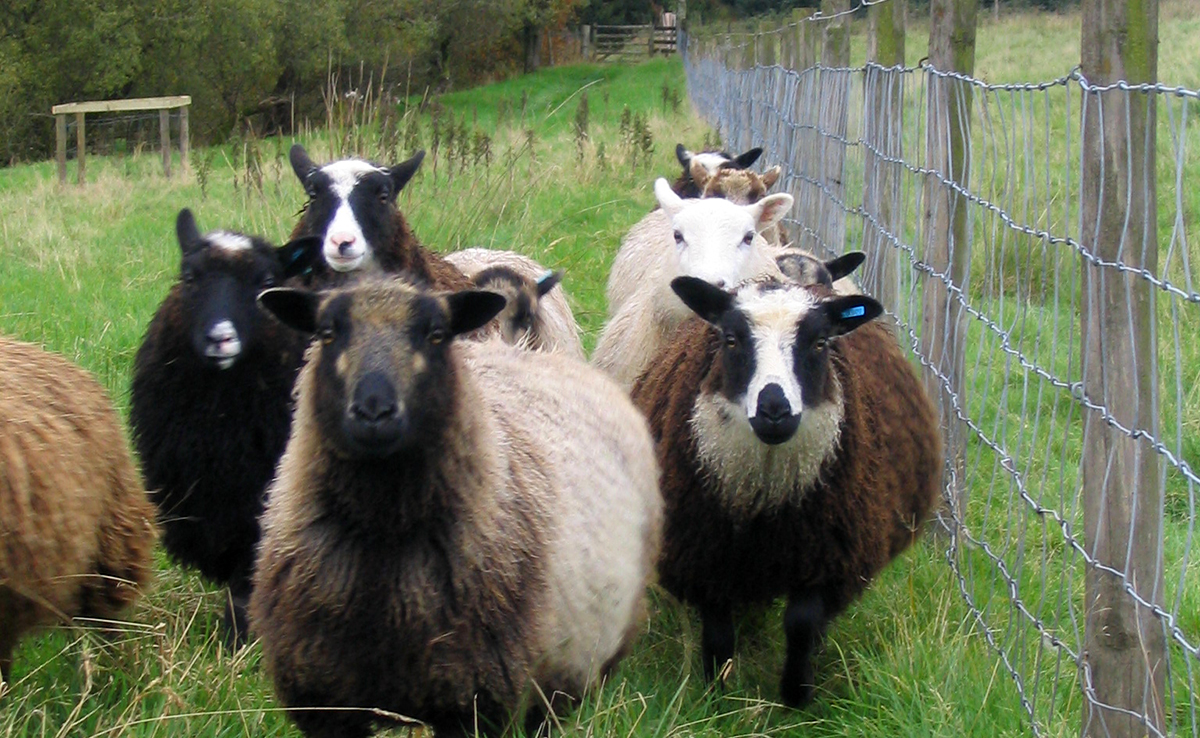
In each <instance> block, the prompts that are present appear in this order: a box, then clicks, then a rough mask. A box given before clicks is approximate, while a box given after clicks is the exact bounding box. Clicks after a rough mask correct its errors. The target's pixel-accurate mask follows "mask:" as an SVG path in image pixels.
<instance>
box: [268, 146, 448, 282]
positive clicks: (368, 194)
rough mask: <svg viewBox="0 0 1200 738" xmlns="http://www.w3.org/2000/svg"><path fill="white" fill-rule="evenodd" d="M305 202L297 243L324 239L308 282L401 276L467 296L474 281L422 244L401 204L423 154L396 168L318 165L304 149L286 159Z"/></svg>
mask: <svg viewBox="0 0 1200 738" xmlns="http://www.w3.org/2000/svg"><path fill="white" fill-rule="evenodd" d="M288 158H289V160H290V161H291V164H292V170H293V171H294V172H295V173H296V177H298V178H299V179H300V183H301V184H302V185H303V186H304V192H305V194H306V195H307V196H308V202H307V203H305V205H304V208H303V210H302V211H301V216H300V221H299V222H298V223H297V224H296V228H295V230H293V231H292V238H293V239H294V238H299V237H300V236H306V235H315V236H319V237H320V238H321V239H322V247H321V256H322V258H321V259H320V260H318V262H317V263H316V264H314V265H313V271H312V273H311V274H310V275H308V277H307V279H306V282H307V283H308V284H309V285H310V286H314V287H330V286H336V285H341V284H346V283H347V282H348V281H350V280H353V279H354V278H356V277H357V276H360V275H361V274H363V273H373V272H385V273H400V272H404V273H407V274H408V275H410V276H411V277H412V278H414V279H417V280H421V281H423V282H426V283H428V284H429V285H431V286H433V287H435V288H437V289H466V288H468V287H470V286H471V282H470V280H468V279H467V277H466V276H465V275H464V274H463V273H462V272H460V271H459V270H458V269H455V268H454V266H453V265H451V264H449V263H448V262H447V261H446V260H445V259H444V258H442V257H441V256H440V255H438V254H437V253H435V252H433V251H430V250H429V249H426V248H425V247H424V246H422V245H421V243H420V242H419V241H418V240H417V237H416V236H415V235H414V234H413V232H412V229H411V228H409V225H408V221H407V220H405V218H404V215H403V214H402V213H401V212H400V209H399V208H398V207H397V206H396V198H397V196H398V195H399V194H400V190H401V189H403V188H404V186H405V185H406V184H408V181H409V180H410V179H412V177H413V175H414V174H416V173H417V169H418V168H419V167H420V166H421V161H422V160H423V159H424V158H425V152H424V151H418V152H417V153H416V154H415V155H413V157H412V158H411V159H408V160H407V161H403V162H401V163H399V164H397V165H396V166H394V167H381V166H379V165H377V164H372V163H371V162H367V161H363V160H362V159H342V160H339V161H334V162H331V163H329V164H325V165H324V166H318V165H317V164H315V163H313V161H312V159H310V158H309V157H308V153H307V152H306V151H305V150H304V147H303V146H301V145H300V144H295V145H293V146H292V148H291V151H290V152H289V154H288Z"/></svg>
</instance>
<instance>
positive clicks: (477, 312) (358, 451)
mask: <svg viewBox="0 0 1200 738" xmlns="http://www.w3.org/2000/svg"><path fill="white" fill-rule="evenodd" d="M259 299H260V301H261V302H262V304H263V306H264V307H266V308H267V309H268V310H270V311H271V312H272V313H274V314H275V316H276V317H278V318H279V319H280V320H281V321H283V322H284V323H285V324H286V325H289V326H291V327H292V328H295V329H296V330H300V331H306V332H309V333H315V334H316V337H317V340H316V341H314V343H313V348H312V349H311V352H310V354H309V356H308V361H309V362H311V363H312V364H314V366H315V382H314V392H313V393H312V395H311V396H306V397H304V398H302V401H303V402H309V403H312V406H311V408H310V409H311V411H312V415H313V417H314V418H315V421H316V424H317V428H318V433H319V434H320V436H321V438H323V439H324V440H325V442H326V443H328V444H329V447H330V449H331V451H332V452H333V453H334V454H337V455H339V456H341V457H343V458H382V457H387V456H392V455H394V454H397V453H402V452H415V451H419V450H420V449H421V448H423V447H428V446H429V445H432V444H434V443H436V441H437V439H439V438H440V432H441V430H442V429H443V428H444V427H445V425H446V419H447V418H448V416H449V415H450V413H451V412H452V411H453V407H454V404H455V400H454V398H455V388H456V385H455V377H454V373H453V370H452V369H451V362H450V356H449V352H450V351H451V350H452V349H451V346H450V343H451V339H452V338H453V337H454V336H456V335H459V334H461V333H466V332H468V331H472V330H475V329H476V328H479V327H480V326H482V325H484V324H485V323H487V322H488V321H489V320H491V319H492V318H493V317H494V316H495V315H496V313H498V312H499V311H500V310H501V308H503V307H504V298H503V297H501V296H500V295H497V294H495V293H492V292H482V291H475V290H469V291H463V292H455V293H450V294H433V293H428V292H424V291H421V290H419V289H417V288H416V287H413V286H411V285H407V284H404V283H402V282H398V281H392V282H382V281H381V282H372V283H368V284H364V285H360V286H356V287H353V288H349V289H342V290H335V291H331V292H329V293H325V294H322V295H318V294H316V293H313V292H308V291H305V290H294V289H274V290H268V291H266V292H264V293H263V294H262V295H261V296H260V298H259Z"/></svg>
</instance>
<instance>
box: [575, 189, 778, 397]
mask: <svg viewBox="0 0 1200 738" xmlns="http://www.w3.org/2000/svg"><path fill="white" fill-rule="evenodd" d="M654 191H655V194H657V195H658V199H659V202H660V203H661V204H662V208H663V213H664V214H665V215H666V216H667V217H668V218H670V221H671V229H672V235H673V238H672V242H673V243H674V247H673V248H671V249H670V250H668V251H662V250H660V251H659V257H658V259H657V260H656V262H655V263H654V264H653V265H652V266H651V267H650V268H649V269H647V273H646V276H645V277H643V283H642V284H640V285H639V289H638V291H637V292H635V293H634V294H633V295H632V296H630V297H629V299H628V300H626V302H625V303H624V304H623V305H622V306H621V308H620V309H619V310H618V311H617V312H616V314H615V315H613V317H612V319H611V320H609V321H608V324H607V325H605V326H604V331H603V332H602V333H601V334H600V338H599V340H598V341H597V342H596V350H595V351H594V352H593V353H592V363H593V364H594V365H595V366H597V367H599V368H600V369H603V370H604V371H606V372H608V373H609V375H611V376H612V377H614V378H615V379H616V380H617V382H618V383H619V384H620V385H621V386H622V387H624V388H625V389H626V390H628V389H630V388H632V387H633V383H634V380H636V379H637V378H638V376H639V375H640V374H641V373H642V371H643V370H645V368H646V366H647V365H648V364H649V362H650V360H651V359H652V358H653V357H654V354H656V353H657V352H658V349H659V348H661V346H662V345H663V344H664V343H665V342H666V340H667V339H668V338H669V337H670V335H671V333H672V332H674V330H675V328H676V327H677V326H678V325H679V324H680V323H682V322H683V321H684V320H685V319H687V318H688V317H690V316H691V314H692V313H691V311H689V310H688V309H687V306H686V305H684V304H683V303H682V302H680V300H679V298H678V297H676V296H675V293H674V292H672V291H671V280H672V279H674V278H675V277H679V276H690V277H697V278H700V279H705V280H708V281H710V282H713V283H714V284H720V285H726V284H728V285H733V284H737V283H739V282H741V281H743V280H746V279H751V278H754V277H758V276H762V275H769V276H776V277H782V273H781V272H780V271H779V267H778V266H776V264H775V259H774V257H773V255H772V254H771V253H770V251H769V249H768V247H767V244H766V242H765V241H763V239H762V237H761V236H759V235H758V234H757V231H758V230H760V229H762V228H765V227H767V226H769V225H771V224H773V223H775V222H777V221H778V220H779V219H780V218H781V217H783V214H784V213H785V212H787V210H788V209H789V208H791V206H792V196H791V195H788V194H782V193H781V194H775V195H769V196H767V197H764V198H763V199H762V200H759V201H758V202H756V203H754V204H752V205H735V204H733V203H731V202H729V201H728V200H724V199H721V198H707V199H699V200H697V199H688V200H684V199H681V198H680V197H679V196H678V195H676V194H675V193H674V192H672V191H671V188H670V187H669V186H668V185H667V181H666V180H665V179H660V180H658V182H656V183H655V187H654Z"/></svg>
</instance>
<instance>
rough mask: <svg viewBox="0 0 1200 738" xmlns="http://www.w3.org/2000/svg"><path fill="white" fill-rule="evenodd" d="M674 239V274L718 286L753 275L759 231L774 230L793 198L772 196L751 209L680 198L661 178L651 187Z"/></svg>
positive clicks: (708, 200) (783, 195)
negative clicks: (751, 269) (755, 243)
mask: <svg viewBox="0 0 1200 738" xmlns="http://www.w3.org/2000/svg"><path fill="white" fill-rule="evenodd" d="M654 192H655V195H657V196H658V202H659V204H660V205H661V206H662V209H663V212H664V213H665V214H666V215H667V217H668V218H670V219H671V227H672V230H673V235H674V238H675V247H676V249H675V260H676V261H675V263H676V269H675V275H676V276H686V277H695V278H697V279H702V280H704V281H706V282H710V283H712V284H714V285H716V286H718V287H724V286H726V285H734V284H737V283H739V282H741V281H743V280H744V279H746V278H748V277H751V276H754V275H752V274H748V273H747V271H749V269H750V268H751V267H752V266H757V264H756V263H755V261H754V259H753V256H754V239H755V237H756V234H757V231H759V230H761V229H763V228H767V227H769V226H771V225H774V224H775V223H776V222H778V221H779V219H780V218H782V217H783V215H784V213H786V212H787V211H788V210H789V209H790V208H791V207H792V196H791V195H788V194H782V193H781V194H776V195H771V196H769V197H765V198H763V199H762V200H760V201H758V202H756V203H753V204H750V205H735V204H734V203H732V202H729V201H728V200H724V199H721V198H706V199H686V200H685V199H683V198H680V197H679V196H678V195H676V194H675V193H674V192H673V191H672V190H671V188H670V186H669V185H668V184H667V181H666V180H665V179H659V180H658V181H657V182H655V184H654Z"/></svg>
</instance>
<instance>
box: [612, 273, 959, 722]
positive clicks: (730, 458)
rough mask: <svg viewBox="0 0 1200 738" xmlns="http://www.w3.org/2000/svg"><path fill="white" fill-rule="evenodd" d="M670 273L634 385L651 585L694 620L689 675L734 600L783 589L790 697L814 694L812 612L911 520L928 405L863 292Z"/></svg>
mask: <svg viewBox="0 0 1200 738" xmlns="http://www.w3.org/2000/svg"><path fill="white" fill-rule="evenodd" d="M673 286H674V288H675V290H676V292H677V293H678V294H679V296H680V298H681V299H683V301H684V302H685V303H687V305H688V306H689V307H690V308H691V309H692V310H694V311H695V312H696V313H697V314H698V315H699V316H700V317H701V318H702V319H703V320H698V319H694V320H692V321H689V322H688V323H685V324H684V325H682V326H681V327H680V329H679V331H678V332H677V333H676V334H675V337H674V339H673V340H672V341H671V343H670V344H669V345H668V346H666V347H665V348H664V349H663V350H662V351H661V352H660V353H659V354H658V355H657V356H656V357H655V359H654V361H653V362H652V363H651V368H650V369H649V370H648V371H647V372H646V374H645V375H644V376H643V377H642V378H641V379H640V380H639V381H638V383H637V385H636V387H635V388H634V391H633V399H634V403H635V404H636V405H637V406H638V407H639V408H641V409H642V411H643V412H645V413H646V415H647V417H648V418H649V420H650V428H651V432H652V433H653V434H654V436H655V438H656V440H657V450H658V460H659V464H660V465H661V468H662V474H663V476H662V490H663V498H664V501H665V503H666V524H665V528H664V534H663V555H662V558H661V560H660V562H659V577H660V581H661V583H662V585H663V586H664V587H665V588H666V589H667V590H668V591H670V592H671V593H672V594H674V595H675V596H677V597H678V598H680V599H681V600H683V601H685V602H687V603H690V604H691V605H693V606H695V607H696V608H697V609H698V610H699V612H700V616H701V619H702V621H703V632H702V656H703V660H704V671H705V674H706V675H707V676H708V677H709V678H711V677H712V676H713V674H714V673H715V671H716V670H717V669H719V668H720V667H721V666H722V665H723V664H724V663H725V662H726V661H728V660H729V659H730V658H732V656H733V652H734V628H733V620H732V611H733V608H734V607H735V606H739V605H743V604H766V603H770V602H772V601H773V600H775V599H776V598H778V597H781V596H785V597H786V598H787V609H786V611H785V615H784V632H785V635H786V637H787V657H786V661H785V665H784V671H783V679H782V683H781V693H782V698H783V701H784V702H785V703H786V704H788V705H802V704H804V703H806V702H808V701H809V700H810V699H811V698H812V693H813V690H814V685H815V683H816V682H815V679H814V674H813V668H812V663H811V657H812V653H813V650H814V648H815V647H816V646H817V645H818V643H819V641H820V638H821V635H822V632H823V631H824V629H825V626H826V624H827V623H828V622H829V621H830V620H831V619H833V618H834V617H836V616H837V615H838V614H839V613H841V612H842V611H843V610H844V609H845V608H846V607H847V605H849V604H850V603H851V601H853V600H854V599H855V598H856V597H858V595H859V594H861V593H862V592H863V590H864V589H865V588H866V587H867V586H868V585H869V583H870V582H871V580H872V578H874V576H875V575H876V574H877V573H878V572H879V570H880V569H882V568H883V566H884V565H886V564H887V563H888V562H889V561H890V560H891V559H892V558H894V557H895V556H896V555H898V554H899V553H900V552H901V551H903V550H904V549H905V548H906V547H907V546H908V545H909V544H910V543H911V542H912V541H913V540H914V539H915V538H916V535H917V532H918V531H919V530H920V527H921V524H922V523H923V521H924V519H925V517H926V515H927V513H928V511H929V509H930V507H931V506H932V504H933V502H934V499H935V498H936V496H937V491H938V484H939V480H940V474H941V468H942V461H941V450H940V449H941V442H940V438H939V433H938V425H937V421H936V419H935V416H934V412H933V406H932V404H931V403H930V401H929V399H928V398H927V397H926V395H925V391H924V389H923V387H922V385H921V382H920V381H918V378H917V376H916V375H915V373H914V372H913V370H912V368H911V367H910V366H909V364H908V362H907V361H906V360H905V357H904V356H903V354H902V353H901V351H900V348H899V346H898V345H897V344H896V341H895V339H894V338H893V337H892V335H891V334H890V333H889V331H888V330H887V328H886V326H884V325H882V324H878V323H874V322H871V321H872V319H873V318H874V317H876V316H877V315H879V314H880V312H881V310H882V308H881V307H880V305H879V303H878V302H876V301H875V300H873V299H871V298H870V297H867V296H865V295H848V296H842V295H837V294H835V293H834V292H832V291H831V290H829V289H828V288H826V287H823V286H809V287H801V286H798V285H794V284H788V283H786V282H779V281H771V280H766V281H761V282H752V283H749V284H747V285H744V286H742V287H741V288H740V289H739V290H738V291H737V292H736V293H734V294H731V293H729V292H726V291H724V290H721V289H718V288H716V287H714V286H712V285H710V284H708V283H706V282H703V281H701V280H697V279H691V278H680V279H677V280H675V282H674V285H673Z"/></svg>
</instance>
